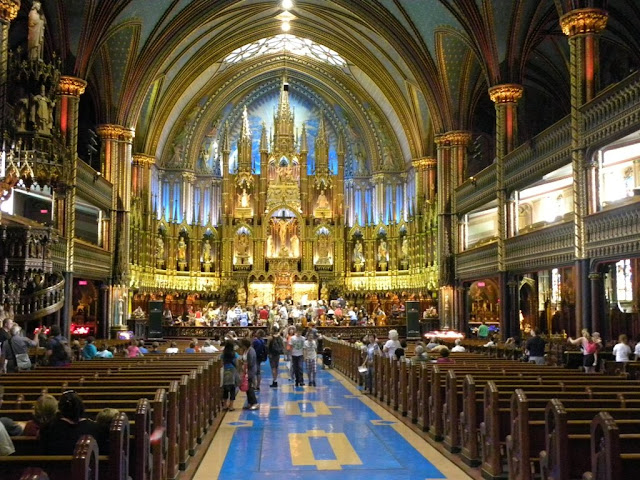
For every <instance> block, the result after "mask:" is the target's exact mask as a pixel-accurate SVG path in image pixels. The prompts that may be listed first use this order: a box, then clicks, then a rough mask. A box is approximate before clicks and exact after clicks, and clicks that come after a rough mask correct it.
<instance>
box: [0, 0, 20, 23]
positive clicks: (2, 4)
mask: <svg viewBox="0 0 640 480" xmlns="http://www.w3.org/2000/svg"><path fill="white" fill-rule="evenodd" d="M19 10H20V0H0V20H2V21H4V22H11V21H13V20H14V19H15V18H16V17H17V16H18V11H19Z"/></svg>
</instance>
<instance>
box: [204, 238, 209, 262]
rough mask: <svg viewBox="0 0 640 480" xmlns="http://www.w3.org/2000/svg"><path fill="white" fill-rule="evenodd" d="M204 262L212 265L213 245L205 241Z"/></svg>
mask: <svg viewBox="0 0 640 480" xmlns="http://www.w3.org/2000/svg"><path fill="white" fill-rule="evenodd" d="M202 262H203V263H211V243H210V242H209V240H205V241H204V242H203V244H202Z"/></svg>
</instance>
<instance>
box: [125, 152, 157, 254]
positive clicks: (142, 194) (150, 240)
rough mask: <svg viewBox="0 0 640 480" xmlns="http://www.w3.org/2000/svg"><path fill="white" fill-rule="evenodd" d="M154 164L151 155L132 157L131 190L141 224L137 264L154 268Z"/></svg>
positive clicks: (154, 159) (138, 154) (154, 161)
mask: <svg viewBox="0 0 640 480" xmlns="http://www.w3.org/2000/svg"><path fill="white" fill-rule="evenodd" d="M155 163H156V158H155V157H154V156H153V155H147V154H144V153H136V154H135V155H133V156H132V167H131V189H132V191H133V195H134V196H135V197H138V198H139V199H140V204H139V208H140V209H141V212H140V213H141V217H142V219H143V224H142V225H141V231H140V232H139V235H142V239H140V240H141V241H142V243H141V244H140V245H139V247H138V248H140V249H141V253H140V259H139V263H140V265H143V266H154V265H155V263H154V261H153V255H154V253H155V243H154V242H155V234H154V233H155V232H153V230H152V228H151V223H152V222H151V219H152V217H153V216H154V215H155V214H156V212H153V211H152V208H153V206H152V204H151V202H152V199H151V190H152V188H151V168H152V166H153V165H155Z"/></svg>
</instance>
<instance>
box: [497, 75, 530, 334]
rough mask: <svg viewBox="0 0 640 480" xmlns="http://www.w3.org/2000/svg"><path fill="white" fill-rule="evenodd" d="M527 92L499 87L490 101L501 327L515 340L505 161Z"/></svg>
mask: <svg viewBox="0 0 640 480" xmlns="http://www.w3.org/2000/svg"><path fill="white" fill-rule="evenodd" d="M522 94H523V88H522V86H521V85H516V84H503V85H496V86H494V87H491V88H490V89H489V98H491V101H492V102H493V103H495V108H496V159H497V165H496V167H497V168H496V191H497V200H498V272H499V278H498V281H499V284H500V300H501V303H500V326H501V327H502V328H501V331H502V332H504V334H505V336H513V335H515V334H516V332H514V331H512V327H513V324H514V321H515V320H514V319H511V318H509V317H510V313H509V312H510V308H509V301H510V300H513V301H515V299H510V293H509V288H508V287H507V272H506V263H505V240H506V238H507V233H508V224H509V218H508V210H509V205H508V202H507V191H506V189H505V185H504V173H505V172H504V170H505V168H504V157H505V156H506V155H507V154H508V153H509V152H511V151H512V150H513V149H514V148H515V147H516V145H517V143H518V101H519V100H520V99H521V98H522Z"/></svg>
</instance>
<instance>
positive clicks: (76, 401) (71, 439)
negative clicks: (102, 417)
mask: <svg viewBox="0 0 640 480" xmlns="http://www.w3.org/2000/svg"><path fill="white" fill-rule="evenodd" d="M82 435H91V436H92V437H93V438H96V439H98V438H100V435H101V429H100V426H99V425H98V424H97V423H96V422H94V421H92V420H89V419H88V418H86V417H85V416H84V404H83V403H82V399H81V398H80V397H79V396H78V394H77V393H76V392H74V391H73V390H67V391H66V392H63V394H62V396H61V397H60V401H59V402H58V415H57V416H56V418H55V419H54V420H53V421H52V422H51V423H49V424H48V425H45V426H44V427H43V428H42V429H41V430H40V449H41V451H42V454H43V455H73V451H74V449H75V447H76V442H77V441H78V440H79V439H80V437H81V436H82Z"/></svg>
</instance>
